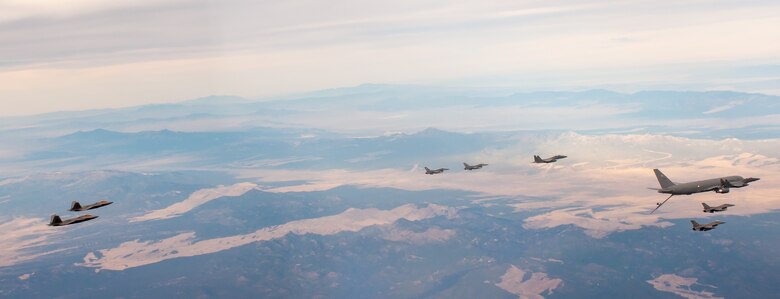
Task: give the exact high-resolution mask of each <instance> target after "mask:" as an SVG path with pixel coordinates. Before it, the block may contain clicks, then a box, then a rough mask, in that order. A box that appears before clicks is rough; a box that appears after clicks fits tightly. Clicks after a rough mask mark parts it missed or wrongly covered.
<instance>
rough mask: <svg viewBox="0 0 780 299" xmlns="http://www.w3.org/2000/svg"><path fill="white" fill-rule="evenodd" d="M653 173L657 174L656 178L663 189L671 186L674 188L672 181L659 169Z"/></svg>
mask: <svg viewBox="0 0 780 299" xmlns="http://www.w3.org/2000/svg"><path fill="white" fill-rule="evenodd" d="M653 172H655V177H656V178H657V179H658V183H659V184H661V188H663V189H666V188H669V187H671V186H674V183H673V182H672V180H670V179H669V178H668V177H666V175H665V174H664V173H663V172H661V171H660V170H658V169H653Z"/></svg>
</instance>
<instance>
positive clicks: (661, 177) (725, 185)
mask: <svg viewBox="0 0 780 299" xmlns="http://www.w3.org/2000/svg"><path fill="white" fill-rule="evenodd" d="M564 158H567V156H564V155H555V156H552V157H549V158H546V159H543V158H542V157H540V156H538V155H534V161H533V163H555V162H557V161H558V160H560V159H564ZM463 166H464V168H463V169H464V170H476V169H480V168H482V167H483V166H487V164H483V163H480V164H476V165H469V164H468V163H465V162H464V163H463ZM446 170H449V169H448V168H438V169H429V168H428V167H425V174H429V175H434V174H440V173H444V171H446ZM653 172H655V176H656V178H657V179H658V184H660V185H661V188H648V189H651V190H656V191H658V193H663V194H669V197H667V198H666V199H665V200H664V201H662V202H659V203H656V207H655V209H653V210H652V211H651V212H650V214H652V213H655V211H657V210H658V209H659V208H660V207H661V206H662V205H664V204H665V203H666V202H667V201H668V200H669V199H671V198H672V197H673V196H675V195H691V194H695V193H702V192H715V193H721V194H724V193H729V192H730V190H731V188H743V187H747V186H749V185H750V183H752V182H755V181H758V180H760V178H752V177H749V178H743V177H741V176H737V175H735V176H727V177H721V178H714V179H706V180H700V181H693V182H687V183H675V182H672V180H670V179H669V178H668V177H667V176H666V175H665V174H664V173H663V172H661V170H658V169H653ZM701 204H702V207H703V208H704V209H703V210H702V211H703V212H704V213H715V212H723V211H726V210H727V209H728V208H729V207H733V206H734V205H733V204H728V203H727V204H722V205H719V206H715V207H711V206H709V205H708V204H707V203H701ZM724 223H726V222H723V221H713V222H710V223H707V224H699V223H698V222H696V221H695V220H691V224H693V230H694V231H708V230H712V229H714V228H715V227H716V226H718V225H720V224H724Z"/></svg>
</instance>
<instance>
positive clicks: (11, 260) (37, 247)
mask: <svg viewBox="0 0 780 299" xmlns="http://www.w3.org/2000/svg"><path fill="white" fill-rule="evenodd" d="M57 232H58V230H57V229H55V228H53V227H49V226H47V225H46V222H45V221H44V220H43V219H40V218H14V219H10V220H8V221H4V222H3V223H2V224H0V268H2V267H8V266H12V265H16V264H19V263H23V262H27V261H30V260H33V259H36V258H38V257H41V256H44V255H48V254H52V253H56V252H59V251H62V250H63V249H55V250H46V249H45V246H46V245H49V244H51V236H52V235H54V234H56V233H57Z"/></svg>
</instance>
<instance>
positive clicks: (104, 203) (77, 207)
mask: <svg viewBox="0 0 780 299" xmlns="http://www.w3.org/2000/svg"><path fill="white" fill-rule="evenodd" d="M112 203H114V202H112V201H107V200H101V201H98V202H96V203H93V204H91V205H86V206H82V205H81V204H80V203H79V202H78V201H73V202H72V203H70V210H69V211H71V212H81V211H86V210H92V209H97V208H99V207H105V206H107V205H110V204H112Z"/></svg>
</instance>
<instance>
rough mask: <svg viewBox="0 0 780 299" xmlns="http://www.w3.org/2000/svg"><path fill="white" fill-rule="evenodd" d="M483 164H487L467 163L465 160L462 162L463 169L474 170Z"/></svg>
mask: <svg viewBox="0 0 780 299" xmlns="http://www.w3.org/2000/svg"><path fill="white" fill-rule="evenodd" d="M483 166H487V164H483V163H479V164H477V165H469V164H468V163H466V162H463V170H474V169H480V168H482V167H483Z"/></svg>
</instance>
